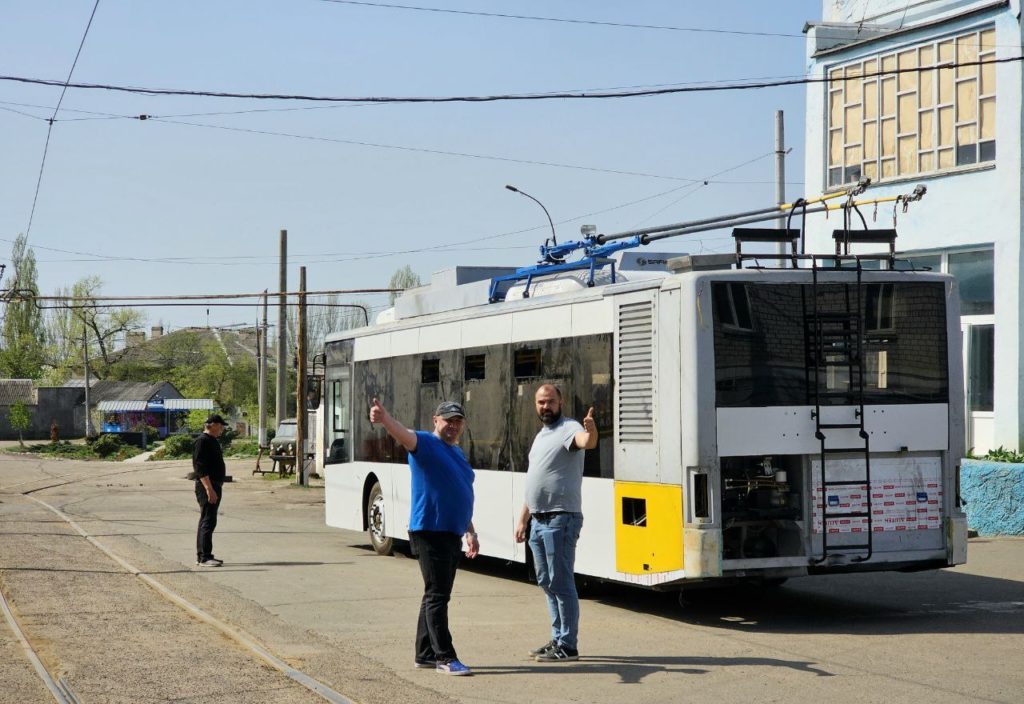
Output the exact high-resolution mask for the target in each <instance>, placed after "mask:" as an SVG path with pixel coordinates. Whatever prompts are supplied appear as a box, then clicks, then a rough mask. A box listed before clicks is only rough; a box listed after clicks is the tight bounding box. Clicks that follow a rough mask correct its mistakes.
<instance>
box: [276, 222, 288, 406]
mask: <svg viewBox="0 0 1024 704" xmlns="http://www.w3.org/2000/svg"><path fill="white" fill-rule="evenodd" d="M278 266H279V269H278V272H279V273H278V279H279V280H278V289H277V290H278V291H279V292H280V293H279V295H278V306H277V394H276V396H277V397H276V398H275V399H274V401H275V403H274V422H275V423H277V424H280V423H281V421H282V420H284V419H285V418H286V417H287V416H288V410H287V409H288V296H286V295H285V293H286V292H287V291H288V230H281V256H280V258H279V261H278Z"/></svg>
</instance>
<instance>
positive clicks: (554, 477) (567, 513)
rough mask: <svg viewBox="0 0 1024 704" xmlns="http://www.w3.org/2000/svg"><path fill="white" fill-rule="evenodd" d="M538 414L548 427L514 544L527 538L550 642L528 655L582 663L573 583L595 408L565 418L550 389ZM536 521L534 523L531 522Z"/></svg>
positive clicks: (531, 469)
mask: <svg viewBox="0 0 1024 704" xmlns="http://www.w3.org/2000/svg"><path fill="white" fill-rule="evenodd" d="M534 400H535V403H536V409H537V415H538V416H539V417H540V419H541V422H542V423H544V427H543V428H541V430H540V432H538V433H537V437H536V438H534V440H533V446H532V447H531V448H530V463H529V466H528V467H527V470H526V502H525V503H524V504H523V509H522V511H521V512H520V514H519V520H518V522H517V523H516V530H515V538H516V542H519V543H521V542H523V541H524V540H526V539H527V524H528V523H530V531H529V540H530V550H531V551H532V552H533V561H534V566H535V567H536V571H537V584H538V585H540V588H541V589H543V590H544V596H546V597H547V602H548V613H549V614H550V616H551V641H550V642H548V643H545V644H544V645H542V646H541V647H539V648H537V649H536V650H532V651H530V654H531V655H533V656H534V657H535V658H536V659H537V660H538V661H539V662H561V661H565V660H577V659H579V650H578V648H577V635H578V631H579V620H580V607H579V597H578V596H577V594H576V582H575V578H574V573H575V565H576V542H577V541H578V540H579V537H580V529H582V527H583V506H582V503H583V502H582V489H583V452H581V450H592V449H594V448H595V447H597V425H596V424H595V423H594V409H593V408H591V409H590V411H588V412H587V416H586V418H584V419H583V424H582V425H580V424H579V423H577V422H576V421H575V420H573V419H572V418H564V417H562V392H561V391H559V390H558V387H556V386H554V385H552V384H544V385H543V386H541V387H540V388H539V389H537V395H536V397H535V399H534ZM531 518H532V519H533V520H532V522H530V519H531Z"/></svg>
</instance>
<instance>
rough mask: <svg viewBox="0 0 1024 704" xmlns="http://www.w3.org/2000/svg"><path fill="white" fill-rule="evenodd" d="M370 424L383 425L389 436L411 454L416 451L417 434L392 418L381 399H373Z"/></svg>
mask: <svg viewBox="0 0 1024 704" xmlns="http://www.w3.org/2000/svg"><path fill="white" fill-rule="evenodd" d="M370 422H371V423H380V424H381V425H383V426H384V430H386V431H388V435H390V436H391V437H393V438H394V439H395V441H396V442H397V443H398V444H399V445H401V446H402V447H404V448H405V449H406V450H408V451H409V452H415V451H416V433H415V432H413V431H412V430H409V429H408V428H406V427H405V426H404V425H402V424H401V423H399V422H398V421H397V420H395V419H394V418H392V417H391V414H390V413H388V412H387V410H386V409H385V408H384V406H382V405H380V399H377V398H375V399H373V405H372V406H370Z"/></svg>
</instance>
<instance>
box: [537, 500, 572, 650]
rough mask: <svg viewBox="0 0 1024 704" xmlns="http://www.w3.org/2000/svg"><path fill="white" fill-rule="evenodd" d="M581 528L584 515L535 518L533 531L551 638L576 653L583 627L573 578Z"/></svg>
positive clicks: (551, 515) (538, 578) (567, 514)
mask: <svg viewBox="0 0 1024 704" xmlns="http://www.w3.org/2000/svg"><path fill="white" fill-rule="evenodd" d="M582 528H583V514H582V513H554V514H546V515H545V514H539V515H535V516H534V517H533V521H532V524H531V528H530V550H531V551H533V563H534V566H535V567H536V569H537V584H538V585H539V586H540V588H541V589H543V590H544V595H545V596H546V597H547V599H548V612H549V613H550V614H551V638H552V640H554V641H555V642H557V643H558V644H559V645H560V646H562V647H564V648H571V649H573V650H577V636H578V634H579V625H580V600H579V597H578V596H577V594H576V580H575V579H574V578H573V574H574V566H575V564H576V541H578V540H579V539H580V530H581V529H582Z"/></svg>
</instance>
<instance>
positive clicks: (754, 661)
mask: <svg viewBox="0 0 1024 704" xmlns="http://www.w3.org/2000/svg"><path fill="white" fill-rule="evenodd" d="M723 667H747V668H749V667H773V668H774V667H781V668H786V669H790V670H798V671H801V672H806V673H808V674H813V675H816V676H818V677H832V676H834V675H833V673H831V672H827V671H825V670H822V669H820V668H817V667H814V665H813V664H812V663H810V662H807V661H804V660H781V659H778V658H725V657H723V658H715V657H665V656H656V655H655V656H651V657H644V656H632V657H615V656H603V655H595V656H586V657H581V658H580V659H579V660H578V661H576V662H568V663H551V664H541V663H536V664H531V665H521V666H516V665H511V666H507V667H474V668H473V672H474V674H477V675H524V674H556V675H558V674H562V675H564V674H566V673H575V674H614V675H618V676H619V681H620V683H621V684H639V683H640V682H642V681H643V679H644V678H645V677H647V676H648V675H653V674H657V673H661V672H665V673H671V674H679V675H703V674H706V673H708V672H710V671H712V670H717V669H720V668H723Z"/></svg>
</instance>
